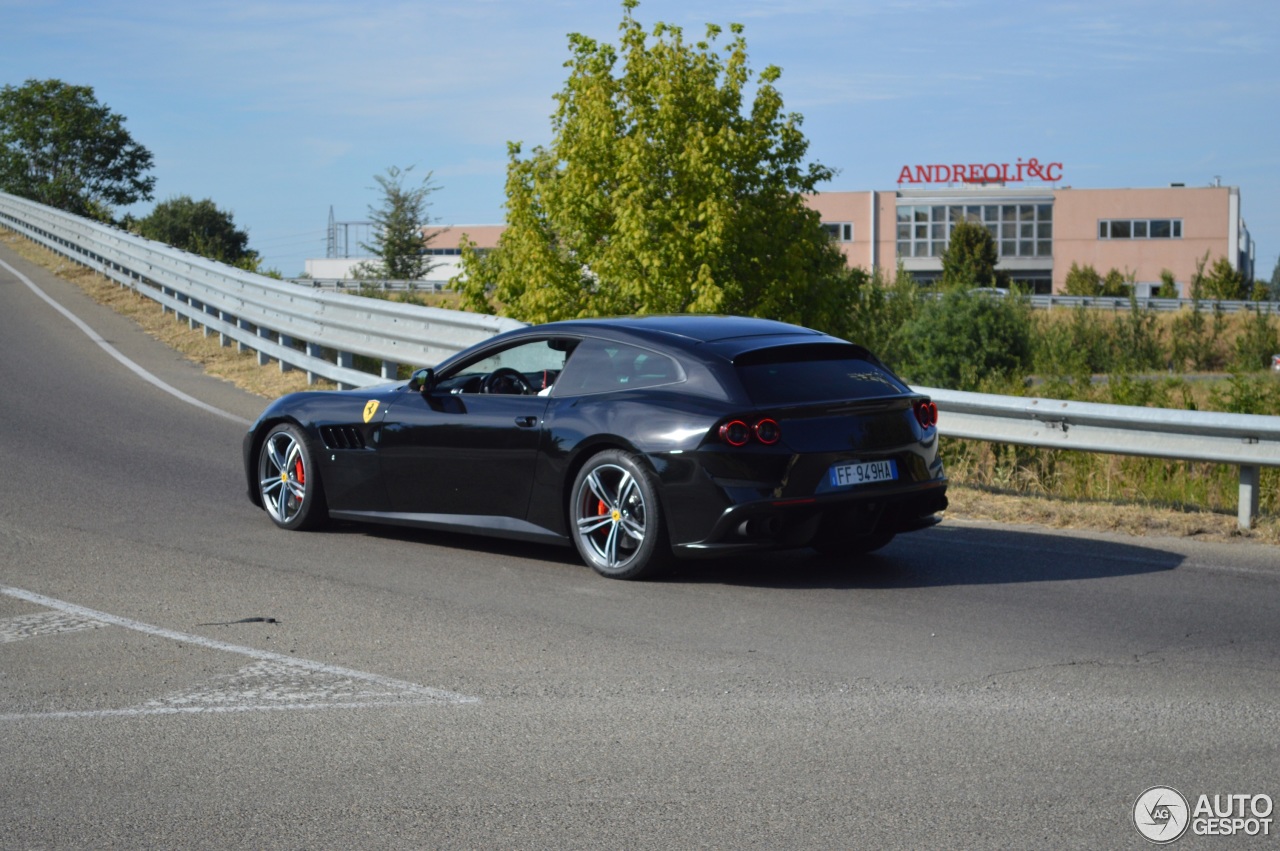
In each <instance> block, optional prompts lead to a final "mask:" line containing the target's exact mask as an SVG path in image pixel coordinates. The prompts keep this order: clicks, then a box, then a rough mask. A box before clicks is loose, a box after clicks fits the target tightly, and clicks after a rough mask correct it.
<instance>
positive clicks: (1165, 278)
mask: <svg viewBox="0 0 1280 851" xmlns="http://www.w3.org/2000/svg"><path fill="white" fill-rule="evenodd" d="M1155 296H1156V298H1180V297H1181V296H1182V293H1181V291H1180V290H1179V289H1178V281H1177V279H1176V278H1174V277H1173V273H1172V272H1170V271H1169V270H1168V269H1161V270H1160V288H1159V289H1158V290H1156V292H1155Z"/></svg>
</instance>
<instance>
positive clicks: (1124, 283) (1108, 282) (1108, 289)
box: [1098, 268, 1133, 298]
mask: <svg viewBox="0 0 1280 851" xmlns="http://www.w3.org/2000/svg"><path fill="white" fill-rule="evenodd" d="M1132 292H1133V276H1132V275H1126V274H1124V273H1123V272H1121V271H1120V270H1119V269H1116V268H1112V269H1110V270H1108V271H1107V274H1106V276H1105V277H1103V279H1102V290H1101V291H1100V292H1099V293H1098V295H1103V296H1111V297H1114V298H1124V297H1125V296H1128V295H1129V294H1130V293H1132Z"/></svg>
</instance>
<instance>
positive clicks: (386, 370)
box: [382, 360, 400, 381]
mask: <svg viewBox="0 0 1280 851" xmlns="http://www.w3.org/2000/svg"><path fill="white" fill-rule="evenodd" d="M399 369H400V364H398V363H392V362H391V361H389V360H384V361H383V362H382V377H383V379H384V380H386V381H395V380H396V373H397V372H398V371H399Z"/></svg>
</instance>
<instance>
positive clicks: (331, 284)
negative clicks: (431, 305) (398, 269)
mask: <svg viewBox="0 0 1280 851" xmlns="http://www.w3.org/2000/svg"><path fill="white" fill-rule="evenodd" d="M285 280H286V281H288V282H289V283H291V284H297V285H298V286H300V287H311V288H312V289H315V290H337V291H339V292H341V291H343V290H351V291H353V292H360V291H361V290H379V291H381V292H420V293H442V292H445V291H446V290H447V289H448V288H447V286H446V285H445V283H444V282H443V281H384V280H381V279H378V280H369V281H361V280H355V279H353V278H286V279H285Z"/></svg>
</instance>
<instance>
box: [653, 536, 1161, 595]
mask: <svg viewBox="0 0 1280 851" xmlns="http://www.w3.org/2000/svg"><path fill="white" fill-rule="evenodd" d="M1133 540H1134V542H1133V543H1128V542H1118V541H1114V540H1107V539H1099V538H1085V537H1076V536H1071V535H1061V534H1055V533H1053V532H1049V531H1044V532H1039V531H1030V530H1010V529H992V528H979V527H969V526H947V525H943V526H938V527H934V528H932V529H928V530H925V531H922V532H914V533H911V534H908V535H900V536H899V537H897V538H895V539H894V540H893V542H892V543H890V544H889V545H888V546H886V547H885V548H884V549H882V550H880V551H879V552H875V553H871V554H869V555H851V556H848V557H832V556H823V555H819V554H818V553H815V552H813V551H812V550H797V551H791V552H779V553H761V554H758V555H749V556H741V557H734V558H724V559H716V560H708V561H687V562H681V563H679V566H678V568H677V569H676V571H675V572H674V573H673V575H672V576H671V580H672V581H678V582H687V583H691V584H706V583H718V584H726V585H750V586H758V587H763V588H850V589H852V588H885V589H892V588H930V587H945V586H955V585H996V584H1007V583H1019V582H1061V581H1068V580H1087V579H1109V578H1113V577H1119V576H1132V575H1137V574H1144V573H1159V572H1161V571H1167V570H1174V569H1176V568H1177V567H1178V566H1179V565H1180V564H1182V562H1183V561H1184V560H1185V556H1184V555H1182V554H1180V553H1174V552H1168V551H1166V550H1162V549H1159V548H1157V547H1154V546H1151V545H1147V544H1143V543H1140V541H1141V539H1133Z"/></svg>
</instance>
